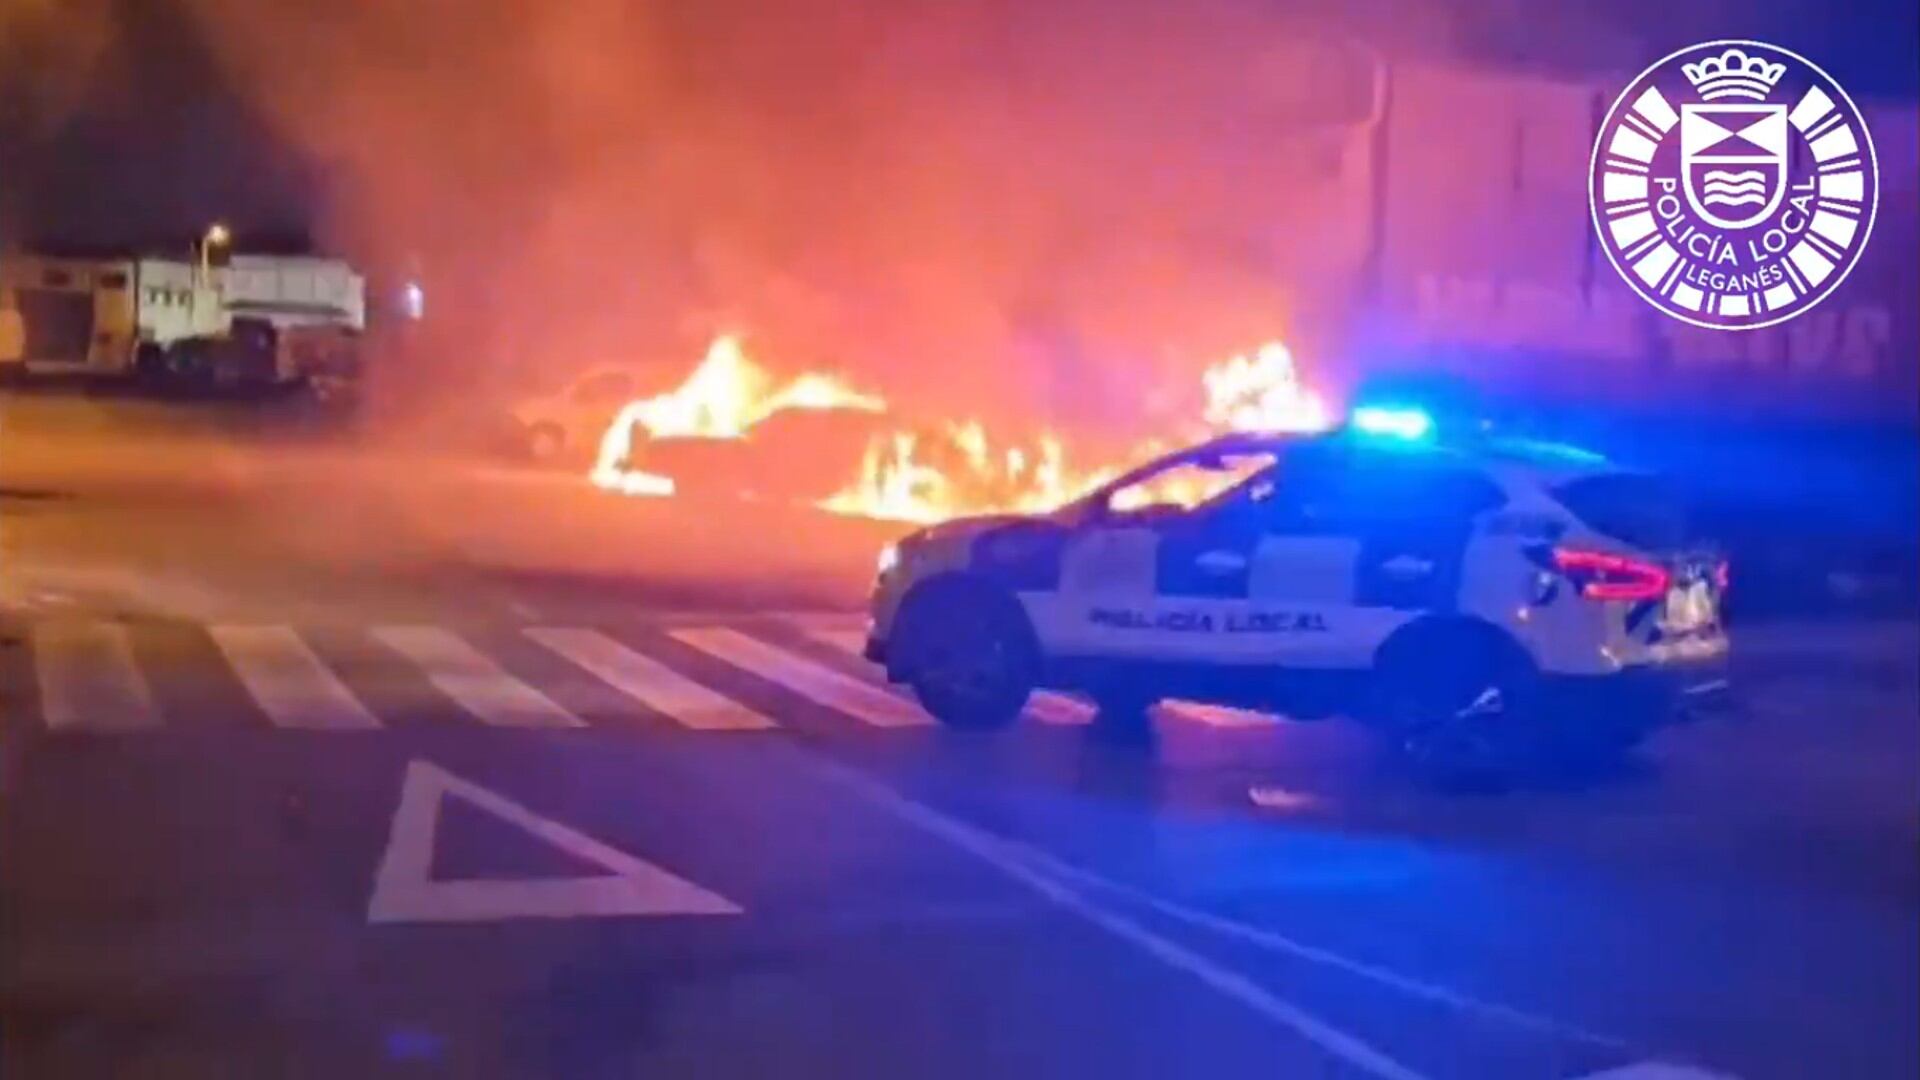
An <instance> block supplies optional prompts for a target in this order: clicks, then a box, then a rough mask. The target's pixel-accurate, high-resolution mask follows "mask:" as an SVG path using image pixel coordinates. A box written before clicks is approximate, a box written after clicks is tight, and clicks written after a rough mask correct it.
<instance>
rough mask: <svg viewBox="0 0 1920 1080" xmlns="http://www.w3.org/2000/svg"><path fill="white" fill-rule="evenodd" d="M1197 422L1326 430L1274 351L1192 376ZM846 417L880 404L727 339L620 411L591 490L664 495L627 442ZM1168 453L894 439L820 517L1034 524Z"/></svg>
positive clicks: (660, 479) (1183, 497) (958, 433)
mask: <svg viewBox="0 0 1920 1080" xmlns="http://www.w3.org/2000/svg"><path fill="white" fill-rule="evenodd" d="M1201 385H1202V388H1203V389H1204V391H1205V395H1206V400H1205V402H1204V407H1203V409H1202V412H1201V417H1202V419H1201V421H1200V422H1198V423H1196V424H1194V425H1192V426H1191V427H1190V428H1189V429H1187V430H1185V431H1183V432H1181V433H1180V436H1181V437H1182V438H1184V439H1186V440H1189V441H1199V440H1202V439H1205V438H1208V437H1211V436H1214V435H1219V434H1223V433H1226V432H1230V431H1263V432H1304V431H1318V430H1322V429H1324V428H1325V427H1327V426H1328V413H1327V409H1326V406H1325V405H1324V403H1323V402H1322V400H1321V399H1320V398H1319V397H1318V396H1317V395H1315V394H1314V393H1313V392H1312V391H1310V390H1308V389H1307V388H1306V387H1305V386H1304V385H1303V384H1302V382H1301V381H1300V378H1299V376H1298V373H1297V372H1296V370H1295V367H1294V362H1293V356H1292V354H1291V353H1290V352H1288V350H1287V348H1286V346H1285V345H1282V344H1280V343H1279V342H1269V343H1267V344H1265V345H1262V346H1261V347H1260V348H1259V349H1257V350H1255V351H1254V352H1253V353H1251V354H1245V355H1239V356H1232V357H1228V358H1227V359H1225V360H1223V361H1221V362H1219V363H1217V364H1213V365H1211V366H1210V367H1208V368H1207V369H1206V370H1205V371H1204V372H1203V373H1202V374H1201ZM808 408H811V409H826V408H847V409H859V410H863V411H868V412H884V411H885V410H886V402H885V401H884V400H883V399H881V398H879V397H877V396H875V395H871V394H865V393H861V392H859V391H855V390H853V389H851V388H849V387H848V386H846V385H845V384H844V383H842V382H840V381H839V380H837V379H834V378H832V377H831V376H826V375H820V374H806V375H802V376H800V377H799V378H797V379H794V380H792V381H790V382H787V383H785V384H782V385H779V386H777V387H776V386H775V384H774V381H773V379H772V378H771V376H769V375H768V374H767V373H766V372H765V371H764V370H762V369H761V368H759V367H758V366H757V365H755V364H754V363H753V362H752V361H751V360H749V359H747V357H746V356H745V354H744V353H743V352H742V351H741V348H740V345H739V342H738V341H737V340H736V339H734V338H731V337H722V338H720V339H718V340H716V341H715V342H714V343H713V345H712V347H711V348H710V349H708V351H707V356H706V359H705V360H704V361H703V362H702V363H701V365H700V366H699V368H697V369H695V371H694V372H693V374H692V375H690V376H689V377H688V378H687V380H686V382H684V383H682V384H681V385H680V387H679V388H678V389H677V390H674V391H672V392H671V393H667V394H662V395H660V396H658V397H653V398H648V399H645V400H642V401H636V402H633V403H632V404H630V405H628V406H627V407H626V408H625V409H624V410H622V412H621V414H620V417H619V419H617V420H616V421H615V422H614V424H613V426H612V427H611V428H610V429H609V430H608V431H607V433H606V436H605V438H604V439H602V441H601V447H600V459H599V462H598V464H597V465H596V466H595V468H594V473H593V480H594V482H595V483H596V484H599V485H600V486H602V487H605V488H608V489H610V490H614V491H620V492H623V493H625V494H629V495H671V494H673V491H674V487H673V480H672V479H671V478H670V477H666V476H660V475H658V474H655V473H649V472H646V471H644V470H641V469H638V468H636V467H635V466H634V460H635V456H636V447H635V446H634V445H633V439H634V434H635V432H636V431H640V432H644V433H645V434H646V435H647V436H648V437H651V438H674V437H691V438H715V439H731V438H739V437H741V436H742V435H744V434H746V432H748V431H749V430H751V429H752V428H753V426H754V425H755V424H757V423H759V422H760V421H762V420H764V419H766V418H767V417H768V416H771V415H773V414H774V413H776V412H779V411H781V410H783V409H808ZM1173 445H1174V444H1173V443H1169V442H1168V441H1166V440H1163V439H1146V440H1142V441H1140V442H1138V443H1136V444H1135V445H1134V446H1133V447H1132V450H1131V452H1130V453H1129V454H1128V455H1126V457H1127V461H1126V462H1122V463H1113V462H1106V463H1101V464H1094V465H1086V464H1080V463H1069V461H1068V454H1067V448H1066V446H1065V444H1064V443H1063V442H1062V441H1061V439H1060V438H1059V437H1058V436H1057V435H1055V434H1053V433H1051V432H1044V431H1043V432H1042V433H1040V434H1039V435H1038V436H1037V437H1036V438H1034V439H1033V440H1031V441H1030V442H1014V443H1007V444H996V443H995V442H994V440H993V439H992V438H990V437H989V435H988V433H987V429H986V427H985V426H984V425H983V424H981V423H980V422H979V421H978V420H966V421H959V422H950V423H947V424H945V425H941V426H936V427H931V428H926V429H921V430H912V429H901V430H896V431H892V432H888V433H886V434H883V435H879V436H876V437H874V438H873V440H872V441H871V442H870V443H869V444H868V446H867V449H866V453H865V455H864V457H863V459H862V460H861V462H860V465H859V468H858V471H857V473H856V474H855V475H854V476H853V477H852V478H850V480H849V482H848V483H847V485H846V486H845V487H844V488H842V489H841V490H840V491H838V492H836V493H834V494H833V495H832V496H830V497H828V498H826V499H824V500H822V502H821V503H820V505H821V506H822V507H823V508H824V509H827V510H830V511H832V512H834V513H839V514H847V515H853V516H860V517H870V518H882V519H887V520H895V521H910V522H921V523H925V522H934V521H940V520H944V519H946V518H950V517H955V516H958V515H962V514H977V513H992V512H1006V513H1036V512H1043V511H1047V510H1051V509H1054V508H1056V507H1058V506H1060V505H1062V504H1063V503H1066V502H1069V501H1071V500H1073V499H1075V498H1077V497H1079V496H1081V495H1083V494H1085V493H1086V492H1088V491H1091V490H1092V489H1094V488H1097V487H1099V486H1100V485H1102V484H1104V483H1106V482H1108V481H1109V480H1111V479H1113V478H1114V477H1116V476H1118V475H1119V474H1120V473H1121V471H1122V469H1123V468H1124V467H1125V465H1126V464H1128V463H1131V462H1133V461H1139V460H1145V459H1147V458H1149V457H1151V456H1154V455H1157V454H1161V453H1165V452H1166V451H1167V450H1169V449H1171V448H1172V446H1173ZM1244 475H1246V474H1245V473H1244V472H1240V473H1226V474H1221V473H1214V474H1210V475H1206V476H1194V475H1178V476H1170V477H1167V478H1166V479H1164V480H1163V481H1161V482H1159V483H1156V484H1155V485H1154V486H1153V487H1152V488H1150V489H1140V490H1129V491H1128V492H1126V493H1124V496H1125V497H1124V498H1123V499H1122V500H1121V501H1122V502H1123V503H1125V504H1127V505H1129V506H1138V505H1144V504H1145V503H1148V502H1167V503H1176V504H1179V505H1184V506H1191V505H1193V504H1194V503H1197V502H1199V501H1201V500H1203V499H1205V498H1208V497H1211V496H1212V495H1213V494H1215V493H1216V492H1217V491H1219V490H1220V489H1221V487H1222V486H1223V485H1225V484H1227V483H1231V482H1233V481H1234V480H1237V479H1239V478H1240V477H1241V476H1244Z"/></svg>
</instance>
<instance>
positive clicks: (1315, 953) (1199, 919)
mask: <svg viewBox="0 0 1920 1080" xmlns="http://www.w3.org/2000/svg"><path fill="white" fill-rule="evenodd" d="M1000 843H1001V844H1002V846H1004V847H1005V848H1006V849H1007V850H1008V851H1009V852H1011V853H1013V854H1015V855H1017V856H1018V857H1020V858H1023V859H1025V860H1026V861H1027V862H1028V863H1029V864H1031V865H1033V866H1035V867H1037V868H1038V869H1040V870H1042V871H1044V872H1046V873H1049V874H1053V875H1055V876H1057V877H1059V878H1062V879H1064V880H1067V881H1072V882H1076V883H1078V884H1081V885H1085V886H1088V887H1090V888H1094V889H1098V890H1101V891H1103V892H1106V893H1108V894H1110V895H1113V896H1116V897H1119V898H1121V899H1123V900H1126V901H1127V902H1129V903H1132V904H1137V905H1139V906H1140V907H1143V908H1146V909H1148V910H1150V911H1153V912H1155V913H1157V914H1159V915H1162V916H1165V917H1166V918H1169V919H1173V920H1175V921H1177V922H1184V923H1187V924H1188V925H1190V926H1197V927H1199V928H1201V929H1203V930H1208V931H1211V932H1213V933H1216V934H1219V935H1221V936H1223V937H1230V938H1235V939H1237V940H1240V941H1243V942H1246V943H1248V944H1251V945H1255V946H1258V947H1260V948H1262V949H1266V950H1267V951H1269V952H1275V953H1282V954H1284V955H1287V956H1291V957H1294V958H1295V959H1299V960H1305V961H1307V962H1308V963H1313V964H1320V965H1322V966H1324V967H1330V968H1333V969H1335V970H1337V971H1343V972H1345V973H1347V974H1348V975H1353V976H1356V977H1358V978H1362V979H1366V980H1368V981H1369V982H1372V983H1375V984H1377V985H1380V986H1384V987H1386V988H1387V989H1389V990H1393V991H1396V992H1398V993H1401V994H1405V995H1406V996H1408V997H1412V998H1419V999H1421V1000H1423V1001H1430V1002H1433V1003H1434V1004H1437V1005H1442V1006H1445V1007H1447V1008H1450V1009H1454V1010H1456V1011H1459V1012H1464V1013H1474V1014H1477V1015H1480V1016H1482V1017H1485V1018H1488V1019H1491V1020H1497V1021H1500V1022H1502V1023H1505V1024H1508V1025H1510V1026H1513V1027H1517V1028H1524V1029H1527V1030H1531V1031H1539V1032H1546V1033H1548V1034H1551V1035H1554V1036H1557V1037H1559V1038H1563V1039H1569V1040H1574V1041H1578V1042H1584V1043H1590V1044H1592V1045H1594V1046H1599V1047H1605V1048H1607V1049H1610V1050H1629V1049H1631V1046H1630V1044H1629V1043H1627V1042H1626V1040H1624V1039H1618V1038H1615V1037H1613V1036H1611V1035H1602V1034H1599V1033H1597V1032H1593V1031H1588V1030H1586V1029H1585V1028H1581V1027H1577V1026H1575V1025H1573V1024H1568V1023H1564V1022H1562V1021H1559V1020H1554V1019H1552V1018H1550V1017H1545V1016H1540V1015H1537V1014H1534V1013H1530V1012H1527V1011H1525V1010H1523V1009H1516V1008H1514V1007H1512V1006H1510V1005H1501V1004H1499V1003H1497V1002H1491V1001H1482V1000H1480V999H1478V998H1475V997H1471V996H1469V995H1467V994H1463V993H1460V992H1459V991H1456V990H1451V989H1448V988H1447V987H1444V986H1439V985H1436V984H1434V983H1428V982H1422V981H1420V980H1418V979H1412V978H1408V977H1407V976H1405V975H1401V974H1398V973H1397V972H1393V971H1389V970H1387V969H1386V968H1382V967H1377V966H1375V965H1373V964H1368V963H1365V962H1363V961H1359V960H1352V959H1349V958H1347V957H1345V956H1341V955H1340V954H1338V953H1335V952H1330V951H1328V950H1326V949H1322V948H1319V947H1317V946H1314V945H1308V944H1305V943H1303V942H1299V941H1295V940H1293V939H1292V938H1289V937H1287V936H1285V935H1283V934H1278V933H1275V932H1273V931H1271V930H1267V929H1265V928H1263V927H1259V926H1254V925H1251V924H1248V923H1244V922H1239V921H1237V920H1234V919H1229V918H1226V917H1225V916H1221V915H1215V914H1213V913H1211V912H1207V911H1202V910H1200V909H1199V908H1194V907H1189V906H1187V905H1185V904H1178V903H1175V902H1173V901H1171V900H1164V899H1162V898H1160V897H1158V896H1155V895H1153V894H1152V893H1150V892H1147V891H1145V890H1144V889H1138V888H1135V887H1134V886H1132V885H1127V884H1124V883H1122V882H1118V881H1115V880H1113V879H1112V878H1108V877H1104V876H1102V875H1100V874H1096V873H1094V872H1093V871H1091V870H1084V869H1082V868H1080V867H1078V866H1074V865H1072V864H1071V863H1067V862H1064V861H1062V860H1060V859H1058V858H1055V857H1054V856H1052V855H1049V854H1047V853H1046V852H1044V851H1041V850H1040V849H1039V848H1036V847H1034V846H1033V845H1031V844H1024V843H1021V842H1019V841H1016V840H1003V841H1001V842H1000ZM1675 1080H1678V1078H1675Z"/></svg>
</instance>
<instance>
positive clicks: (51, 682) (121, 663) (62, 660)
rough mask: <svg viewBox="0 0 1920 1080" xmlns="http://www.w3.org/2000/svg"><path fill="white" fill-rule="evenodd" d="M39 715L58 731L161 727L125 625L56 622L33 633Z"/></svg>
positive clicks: (158, 714)
mask: <svg viewBox="0 0 1920 1080" xmlns="http://www.w3.org/2000/svg"><path fill="white" fill-rule="evenodd" d="M33 662H34V671H35V674H36V676H37V677H38V678H39V681H40V712H41V716H42V717H43V718H44V719H45V720H46V722H47V726H48V727H49V728H53V729H56V730H63V731H65V730H78V729H84V730H88V731H138V730H142V729H146V728H154V727H159V726H160V712H159V710H158V709H157V708H156V707H155V706H154V702H153V691H152V690H150V689H149V688H148V687H147V680H146V679H145V678H143V677H142V676H141V674H140V668H139V666H138V665H137V664H136V663H135V662H134V659H133V644H132V641H131V639H129V638H128V636H127V630H126V627H124V626H120V625H118V624H115V623H102V622H73V621H66V620H57V621H53V622H46V623H41V624H39V625H37V626H35V627H34V629H33Z"/></svg>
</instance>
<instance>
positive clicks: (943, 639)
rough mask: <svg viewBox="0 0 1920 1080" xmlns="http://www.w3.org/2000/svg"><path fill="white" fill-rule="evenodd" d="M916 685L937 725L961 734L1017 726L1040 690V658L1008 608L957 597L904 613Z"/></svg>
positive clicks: (934, 600)
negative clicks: (1032, 696) (1037, 686)
mask: <svg viewBox="0 0 1920 1080" xmlns="http://www.w3.org/2000/svg"><path fill="white" fill-rule="evenodd" d="M902 614H903V618H904V621H905V622H906V625H905V626H904V627H903V628H902V630H903V638H904V640H905V641H906V642H907V643H908V646H907V647H908V657H909V660H908V663H909V665H910V667H911V672H912V674H911V676H910V680H909V681H910V682H911V684H912V686H913V691H914V693H915V694H916V695H917V696H918V697H919V698H920V703H921V704H922V705H924V706H926V709H927V711H928V712H929V713H932V714H933V716H934V719H936V720H939V721H940V722H941V723H943V724H946V725H948V726H949V727H956V728H973V729H986V728H999V727H1005V726H1006V725H1008V724H1010V723H1012V722H1013V720H1014V718H1015V717H1017V716H1019V715H1020V710H1021V709H1023V708H1025V707H1026V704H1027V697H1028V696H1029V695H1030V694H1032V692H1033V678H1034V667H1035V658H1034V655H1033V647H1032V645H1031V643H1030V641H1029V638H1028V635H1027V634H1026V633H1025V632H1024V631H1025V627H1024V626H1022V625H1021V623H1020V622H1019V620H1018V617H1017V615H1016V614H1015V613H1014V612H1013V611H1010V610H1008V609H1007V606H1006V603H996V602H994V601H993V599H990V598H982V597H975V596H969V595H965V594H961V593H959V592H958V591H953V592H949V593H948V594H947V595H945V596H939V597H930V598H927V599H926V600H924V601H922V602H921V603H917V604H914V605H913V606H912V607H911V609H910V610H908V611H906V612H903V613H902Z"/></svg>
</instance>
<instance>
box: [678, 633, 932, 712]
mask: <svg viewBox="0 0 1920 1080" xmlns="http://www.w3.org/2000/svg"><path fill="white" fill-rule="evenodd" d="M667 633H668V636H670V637H672V638H673V639H674V640H675V641H678V642H681V643H682V644H685V645H689V646H691V647H693V648H695V649H699V650H700V651H701V652H704V653H706V654H708V655H710V656H717V657H719V658H720V659H722V660H724V661H726V662H727V663H729V664H732V665H734V666H735V667H738V668H741V669H744V670H746V671H749V672H752V673H753V674H755V675H758V676H760V677H761V678H763V679H768V680H770V681H772V682H777V683H779V684H780V685H782V686H784V687H786V688H787V689H789V690H792V691H793V692H794V693H796V694H799V695H800V696H801V697H804V698H807V699H809V700H812V701H817V702H819V703H820V704H822V705H825V706H828V707H829V708H832V709H837V710H839V711H840V712H843V713H846V714H847V715H849V716H852V717H855V718H856V719H860V720H864V721H866V722H867V723H869V724H873V725H875V726H878V727H924V726H926V725H928V724H931V723H933V718H932V717H930V716H928V715H927V714H926V713H925V712H923V711H921V709H920V708H919V707H918V706H916V705H914V704H912V703H911V702H908V701H906V700H904V699H902V698H899V697H896V696H894V695H893V694H890V693H888V692H887V691H885V690H882V689H880V688H879V687H876V686H873V685H871V684H868V683H864V682H861V681H860V680H859V679H856V678H854V677H852V676H850V675H843V674H841V673H840V672H838V671H835V670H833V669H832V668H829V667H826V666H825V665H823V664H816V663H814V662H813V661H812V660H808V659H807V658H805V657H803V656H798V655H796V654H794V653H791V652H788V651H787V650H785V649H781V648H776V647H774V646H772V645H769V644H767V643H766V642H764V641H760V640H759V639H757V638H751V637H748V636H747V635H745V634H742V633H740V632H739V631H738V630H732V629H728V628H726V627H718V626H715V627H686V628H682V629H678V630H669V631H668V632H667Z"/></svg>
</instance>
